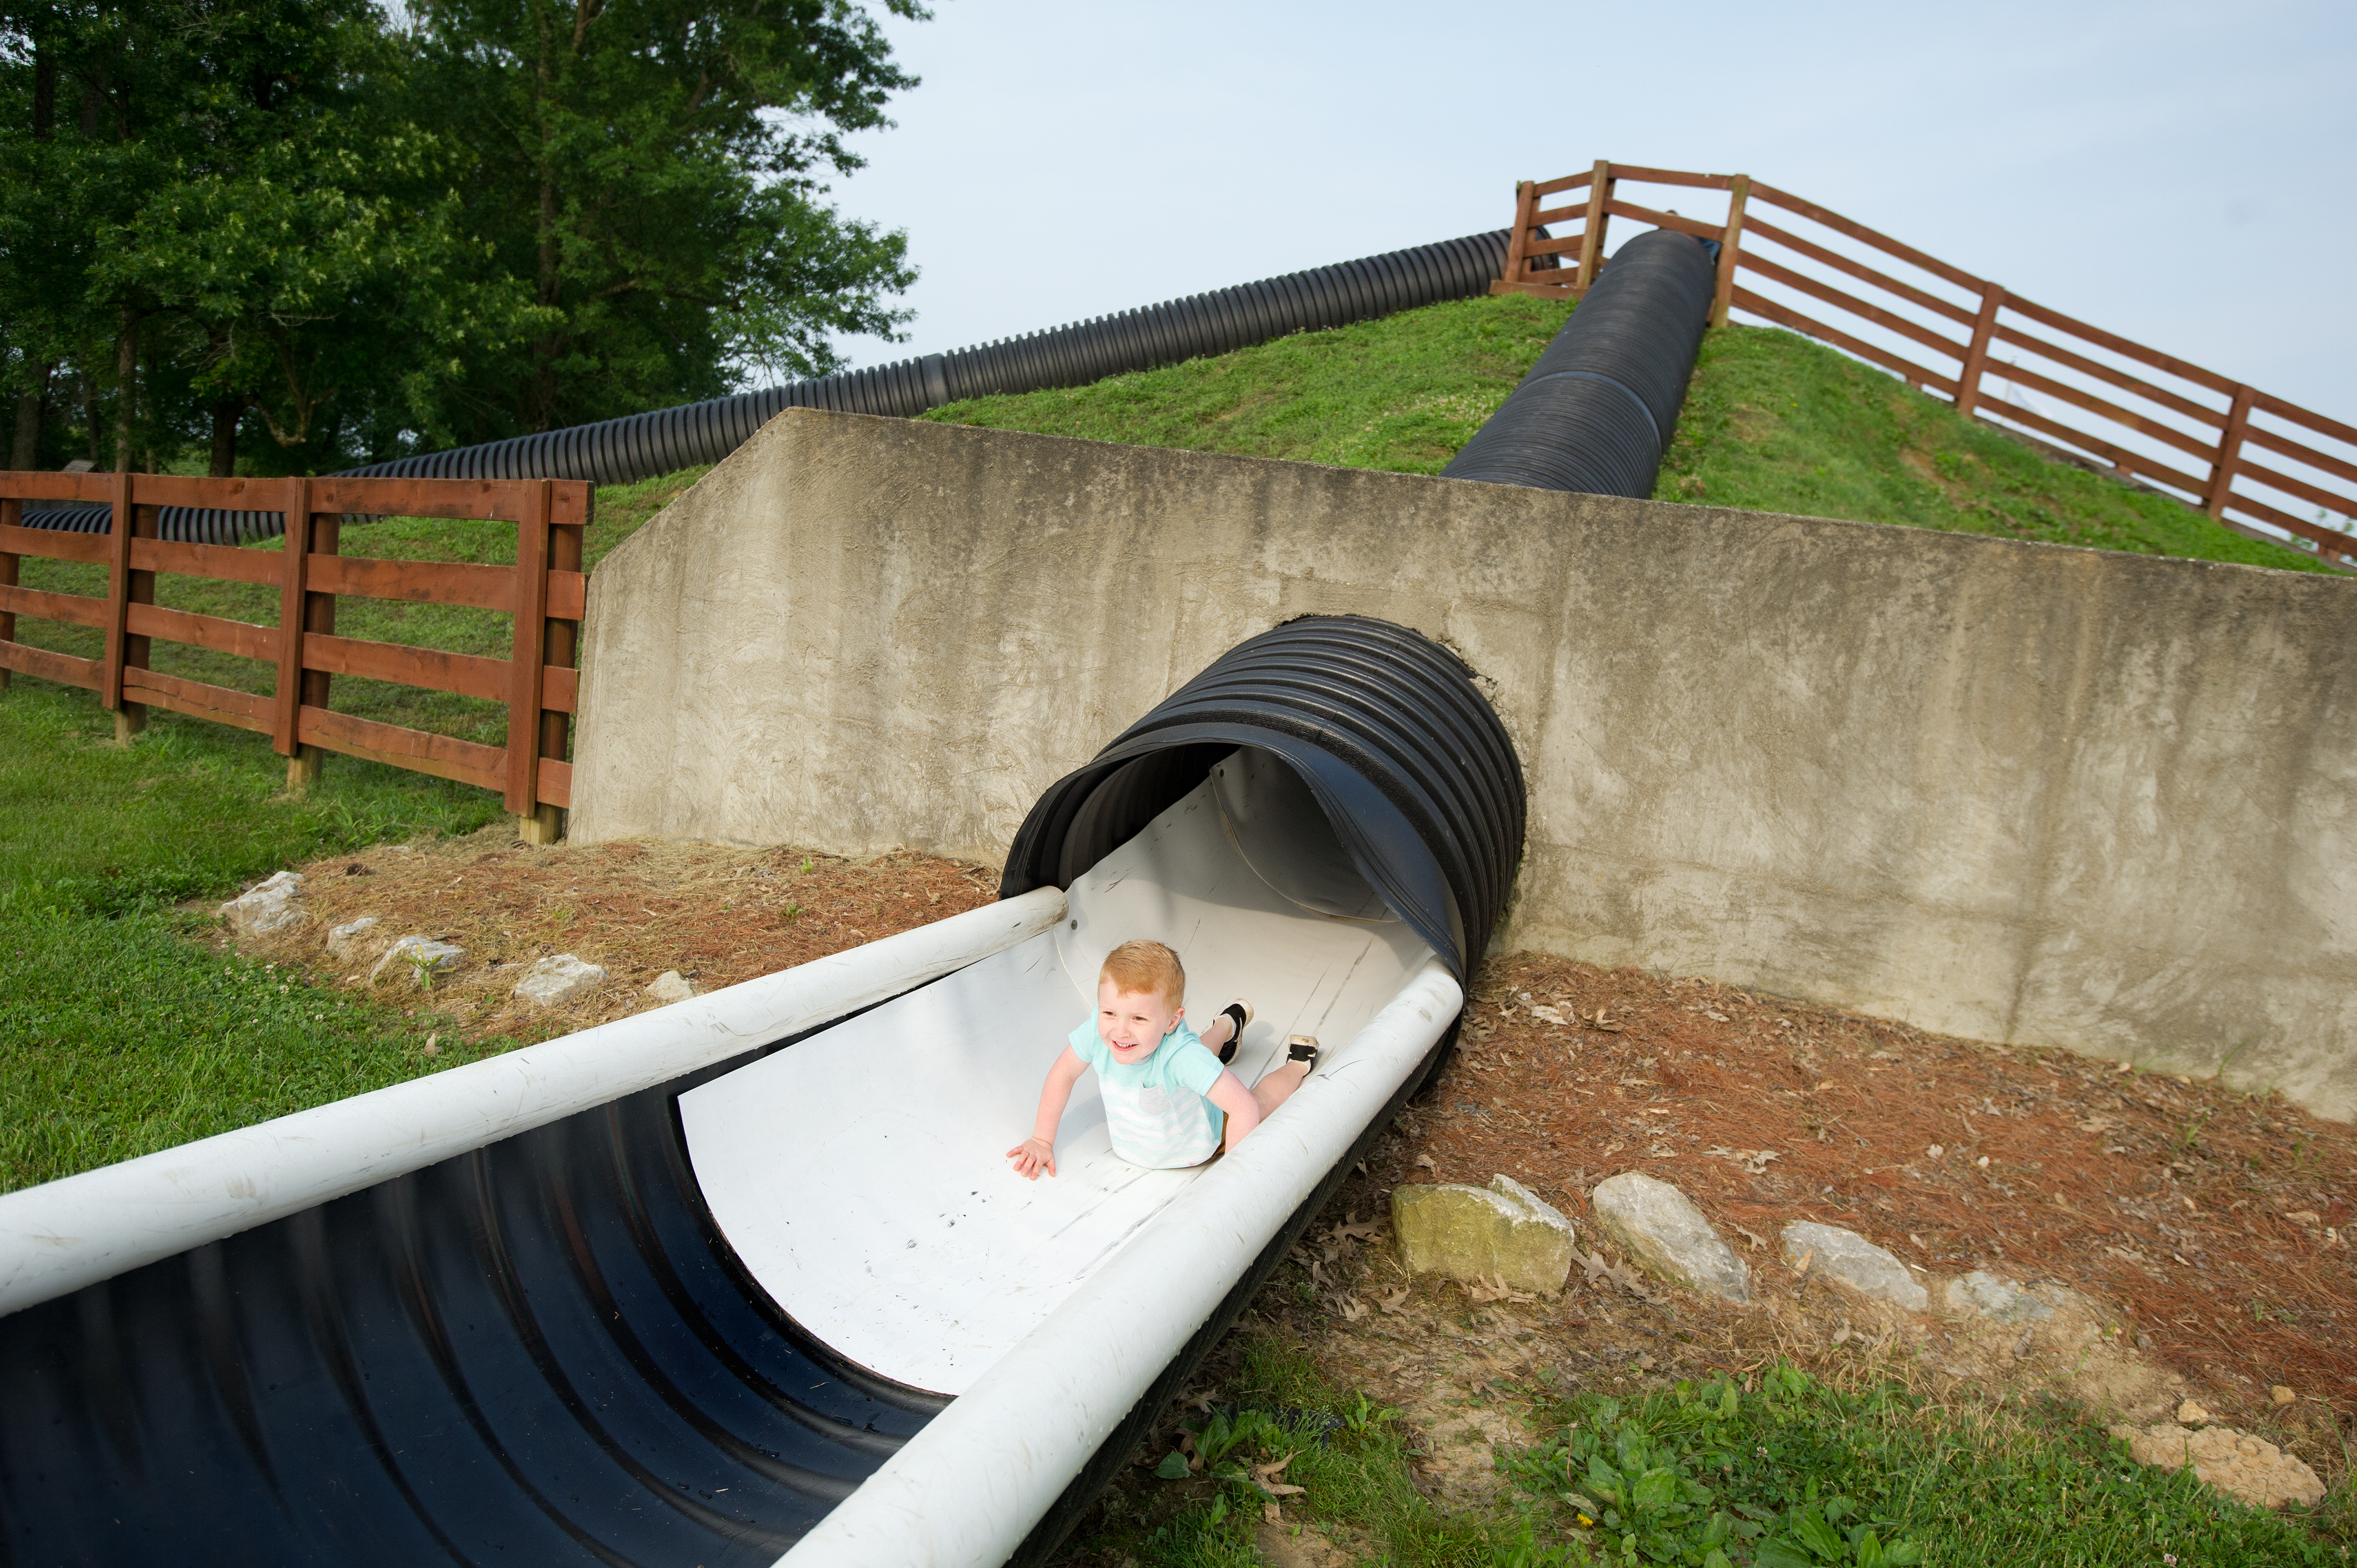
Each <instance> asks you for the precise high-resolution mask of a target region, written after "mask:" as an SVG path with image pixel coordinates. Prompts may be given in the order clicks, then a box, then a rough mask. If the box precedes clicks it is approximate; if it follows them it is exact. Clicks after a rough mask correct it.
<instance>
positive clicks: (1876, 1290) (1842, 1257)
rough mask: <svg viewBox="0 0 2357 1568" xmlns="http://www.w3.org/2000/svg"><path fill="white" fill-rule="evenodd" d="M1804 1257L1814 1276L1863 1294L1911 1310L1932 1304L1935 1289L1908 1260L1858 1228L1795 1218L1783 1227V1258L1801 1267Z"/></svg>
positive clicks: (1920, 1309)
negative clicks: (1923, 1281) (1926, 1286)
mask: <svg viewBox="0 0 2357 1568" xmlns="http://www.w3.org/2000/svg"><path fill="white" fill-rule="evenodd" d="M1803 1258H1806V1259H1808V1261H1809V1273H1811V1274H1812V1275H1813V1276H1821V1277H1823V1278H1825V1279H1829V1280H1835V1281H1837V1282H1839V1283H1842V1284H1846V1285H1847V1286H1848V1287H1849V1288H1850V1289H1852V1290H1854V1291H1856V1292H1857V1293H1858V1294H1860V1295H1868V1296H1872V1297H1873V1298H1874V1299H1875V1300H1877V1301H1888V1302H1895V1303H1897V1304H1898V1305H1900V1306H1903V1307H1905V1308H1906V1309H1907V1310H1908V1311H1910V1312H1921V1311H1922V1310H1923V1309H1924V1308H1925V1307H1927V1306H1929V1305H1932V1293H1931V1292H1930V1291H1928V1290H1925V1289H1924V1288H1923V1286H1922V1285H1921V1283H1919V1282H1918V1281H1917V1280H1916V1278H1915V1276H1914V1275H1913V1274H1912V1273H1910V1272H1909V1270H1908V1267H1907V1265H1906V1264H1904V1263H1902V1262H1900V1261H1899V1260H1898V1259H1897V1258H1895V1257H1893V1256H1892V1255H1891V1254H1890V1253H1889V1252H1886V1251H1883V1250H1882V1249H1881V1248H1879V1247H1878V1246H1876V1245H1875V1244H1874V1243H1873V1242H1871V1241H1869V1240H1867V1239H1866V1238H1865V1237H1863V1236H1861V1235H1859V1234H1858V1233H1857V1231H1855V1230H1843V1229H1842V1228H1841V1227H1839V1226H1838V1225H1819V1224H1816V1223H1815V1222H1813V1221H1812V1220H1807V1219H1797V1220H1794V1221H1793V1222H1792V1224H1790V1225H1787V1226H1785V1227H1784V1261H1785V1262H1787V1263H1790V1264H1792V1266H1793V1267H1795V1268H1798V1267H1799V1266H1800V1263H1801V1260H1802V1259H1803Z"/></svg>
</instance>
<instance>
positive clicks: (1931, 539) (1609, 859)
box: [572, 410, 2357, 1119]
mask: <svg viewBox="0 0 2357 1568" xmlns="http://www.w3.org/2000/svg"><path fill="white" fill-rule="evenodd" d="M1310 612H1353V613H1358V614H1363V615H1372V616H1381V617H1384V618H1388V619H1391V620H1394V621H1398V622H1401V623H1403V624H1405V625H1407V626H1412V627H1415V628H1418V629H1420V630H1423V631H1425V632H1426V633H1427V634H1429V635H1431V636H1434V637H1436V638H1439V639H1443V640H1445V641H1446V642H1448V643H1449V644H1450V645H1451V646H1453V647H1455V648H1456V649H1457V650H1459V651H1460V652H1461V653H1462V654H1463V655H1464V657H1465V658H1466V660H1468V661H1469V663H1470V664H1471V665H1472V666H1473V668H1474V669H1475V670H1476V671H1479V672H1480V676H1481V677H1482V680H1483V682H1484V684H1485V686H1486V687H1487V689H1488V690H1489V691H1490V693H1491V697H1492V700H1493V701H1494V702H1495V703H1496V704H1497V707H1498V710H1499V712H1500V714H1501V715H1502V716H1503V718H1504V720H1505V723H1506V725H1507V727H1508V729H1509V730H1510V731H1511V732H1512V735H1513V737H1514V740H1515V744H1516V746H1518V747H1519V748H1520V750H1521V753H1522V756H1523V763H1524V766H1525V768H1526V769H1527V770H1528V774H1529V779H1530V786H1531V800H1532V812H1531V832H1530V845H1529V853H1528V856H1527V858H1526V860H1525V861H1524V864H1523V873H1522V877H1521V881H1520V884H1519V886H1518V889H1517V893H1516V897H1515V901H1514V904H1513V907H1512V912H1511V913H1510V915H1509V917H1508V921H1507V925H1506V928H1505V929H1503V930H1502V931H1501V933H1500V934H1499V937H1498V943H1499V945H1500V946H1501V947H1503V948H1507V949H1516V948H1532V949H1538V950H1544V951H1549V952H1555V953H1560V954H1564V955H1566V956H1569V957H1573V958H1578V959H1585V960H1589V961H1596V962H1599V963H1611V964H1619V963H1628V964H1641V965H1646V966H1651V967H1657V968H1661V969H1665V970H1669V971H1673V972H1680V973H1692V974H1704V975H1709V976H1713V977H1715V978H1717V979H1720V980H1724V981H1727V982H1729V983H1738V984H1742V985H1746V986H1753V987H1758V988H1760V989H1763V990H1767V991H1770V992H1775V993H1787V994H1794V995H1801V996H1806V997H1810V998H1813V999H1815V1000H1818V1001H1822V1002H1826V1003H1832V1004H1838V1005H1842V1006H1846V1007H1853V1008H1857V1009H1861V1010H1863V1011H1866V1012H1868V1013H1874V1014H1879V1015H1886V1016H1891V1017H1900V1018H1904V1019H1906V1020H1908V1021H1910V1022H1911V1023H1914V1024H1917V1025H1919V1026H1922V1027H1925V1028H1930V1029H1937V1030H1942V1031H1946V1032H1950V1033H1954V1034H1959V1035H1965V1036H1975V1037H1977V1038H1981V1039H1987V1040H1999V1041H2007V1042H2027V1043H2036V1044H2053V1045H2061V1046H2066V1047H2071V1048H2072V1049H2074V1050H2080V1051H2086V1052H2091V1053H2097V1054H2102V1055H2106V1056H2115V1057H2122V1058H2129V1057H2132V1058H2136V1059H2138V1060H2139V1061H2144V1062H2147V1063H2151V1064H2153V1065H2158V1066H2165V1067H2167V1068H2169V1069H2171V1070H2178V1071H2192V1072H2200V1071H2209V1070H2213V1069H2217V1068H2218V1067H2219V1066H2220V1064H2222V1063H2223V1064H2226V1071H2227V1077H2228V1078H2229V1079H2230V1080H2231V1081H2236V1082H2242V1083H2250V1084H2269V1083H2272V1084H2276V1085H2280V1086H2281V1087H2282V1088H2283V1089H2284V1090H2286V1092H2287V1093H2288V1094H2290V1095H2291V1096H2293V1097H2294V1098H2295V1099H2296V1100H2298V1101H2300V1102H2301V1103H2303V1104H2305V1105H2307V1106H2309V1107H2310V1108H2311V1109H2314V1110H2316V1111H2319V1112H2322V1113H2324V1114H2327V1115H2330V1116H2334V1117H2337V1118H2341V1119H2347V1118H2349V1117H2351V1116H2352V1113H2357V703H2352V698H2351V694H2350V693H2351V690H2352V675H2357V584H2352V583H2349V582H2346V581H2342V580H2339V579H2334V578H2326V577H2321V576H2309V575H2299V574H2292V573H2283V572H2273V571H2267V570H2264V569H2260V568H2255V567H2247V566H2230V565H2218V564H2209V563H2203V562H2189V561H2162V560H2154V559H2150V558H2147V557H2144V556H2136V555H2124V554H2114V553H2103V552H2095V551H2086V550H2075V549H2068V548H2063V547H2060V546H2054V545H2045V544H2028V543H2018V542H2010V541H2003V540H1993V539H1981V538H1973V537H1968V536H1964V535H1960V534H1951V533H1934V532H1925V531H1921V530H1916V529H1906V528H1886V527H1878V526H1875V525H1871V524H1863V523H1849V522H1835V521H1824V520H1820V519H1810V518H1795V517H1780V516H1767V515H1761V514H1759V513H1747V512H1736V511H1728V510H1717V509H1713V508H1706V507H1686V506H1671V505H1664V504H1660V503H1655V502H1648V501H1630V500H1620V499H1607V498H1598V497H1586V496H1566V495H1555V494H1548V493H1542V492H1539V491H1534V490H1524V489H1510V488H1506V487H1500V486H1489V485H1476V484H1466V483H1461V482H1458V481H1453V480H1444V479H1430V478H1416V477H1414V476H1406V475H1396V474H1379V473H1367V472H1361V471H1355V470H1351V469H1342V468H1325V467H1314V466H1311V465H1308V464H1298V463H1283V462H1274V461H1264V460H1256V459H1249V458H1237V457H1223V456H1206V455H1200V454H1195V453H1186V452H1169V451H1160V450H1155V449H1149V448H1142V447H1128V446H1101V445H1097V444H1094V443H1089V442H1080V441H1071V440H1064V439H1060V438H1056V437H1049V436H1034V435H1017V434H1011V433H1006V432H1000V431H986V430H974V429H963V428H957V427H952V426H944V425H937V424H916V423H905V422H901V421H895V420H885V419H868V418H862V417H858V416H854V415H845V414H831V413H819V412H815V411H809V410H796V411H792V412H790V413H786V414H784V415H782V416H781V417H780V418H779V419H778V420H776V421H775V422H773V423H772V424H770V425H769V426H768V427H767V428H766V429H764V430H763V431H762V432H761V433H760V434H759V435H758V436H757V437H756V438H755V439H754V440H753V441H752V442H750V443H749V444H748V445H747V446H745V447H744V448H743V449H741V450H740V451H738V452H737V454H736V456H733V457H731V458H729V459H728V461H727V462H726V463H724V464H723V465H721V467H719V468H717V469H716V470H715V471H714V472H713V473H712V474H711V475H710V476H709V477H707V478H705V480H704V481H703V482H702V483H701V484H699V485H697V486H696V487H695V488H694V489H693V490H691V491H689V492H688V493H687V494H686V495H684V496H683V497H682V498H681V499H679V500H678V501H677V502H675V503H674V504H673V506H672V507H671V508H670V509H669V510H666V511H665V512H664V513H663V514H662V516H660V517H658V518H656V519H655V520H654V521H652V522H651V523H649V524H648V525H647V526H646V527H644V528H643V529H641V530H640V532H639V533H638V535H637V536H636V537H634V538H633V539H631V540H630V542H628V543H626V544H624V545H623V546H622V547H621V548H619V549H618V550H617V551H616V552H615V553H613V554H612V555H611V556H609V557H608V559H607V560H606V562H605V563H604V564H602V565H601V566H600V567H599V568H598V569H597V574H596V575H595V577H594V578H593V579H592V581H591V585H590V594H589V612H588V613H589V621H588V628H587V642H586V650H585V658H584V673H583V699H582V707H583V713H582V718H581V726H580V734H579V740H578V744H577V746H576V770H575V775H574V779H575V783H574V791H575V794H574V798H575V800H576V801H577V802H578V804H577V806H576V809H575V811H574V814H573V819H572V824H573V825H572V831H573V832H574V835H575V836H576V838H578V839H581V840H585V841H591V840H598V839H609V838H623V837H636V836H646V837H658V838H671V839H708V840H718V841H724V842H731V843H802V844H811V845H818V846H825V847H828V848H831V849H834V850H837V851H839V852H844V853H865V852H870V851H876V850H881V849H884V848H888V847H890V846H893V845H898V844H906V845H909V846H911V847H916V848H923V849H929V850H935V851H939V852H942V853H946V854H956V855H963V856H969V857H972V858H975V859H981V860H991V861H996V860H997V859H999V858H1000V857H1002V856H1003V855H1004V854H1005V851H1006V844H1007V843H1008V841H1009V839H1010V838H1011V837H1012V835H1013V832H1014V830H1015V828H1016V826H1017V823H1018V822H1020V821H1021V820H1022V817H1023V814H1024V812H1025V811H1027V810H1028V808H1029V806H1030V804H1031V802H1032V800H1034V799H1036V798H1037V797H1038V795H1039V792H1040V791H1041V789H1044V788H1045V787H1046V786H1047V785H1048V784H1049V783H1050V782H1052V781H1053V780H1054V779H1056V778H1057V777H1059V776H1060V775H1061V774H1063V773H1064V772H1066V771H1068V770H1069V769H1071V768H1074V767H1076V766H1078V765H1079V764H1081V763H1082V762H1083V761H1085V760H1087V758H1088V757H1090V756H1092V754H1093V753H1094V752H1095V751H1096V750H1097V749H1098V748H1099V747H1100V746H1103V744H1104V743H1105V742H1106V741H1107V740H1109V739H1110V738H1112V736H1114V735H1115V734H1116V733H1117V732H1118V731H1120V729H1121V728H1122V727H1123V726H1124V725H1126V724H1127V723H1129V721H1130V720H1132V719H1133V718H1135V717H1136V716H1137V715H1139V714H1143V713H1145V712H1146V709H1148V708H1149V707H1151V706H1152V705H1153V704H1154V703H1156V702H1157V701H1158V700H1159V699H1160V698H1161V697H1163V696H1164V695H1166V694H1167V693H1169V692H1170V691H1171V690H1172V689H1173V688H1175V687H1176V686H1178V685H1179V683H1180V682H1182V681H1184V680H1185V679H1186V678H1187V677H1188V676H1189V675H1190V674H1192V673H1193V672H1194V671H1197V670H1199V669H1200V668H1201V667H1202V666H1203V665H1204V664H1206V663H1208V662H1209V661H1210V660H1211V659H1212V658H1213V657H1214V656H1215V655H1217V654H1218V653H1220V652H1221V651H1222V650H1225V649H1227V648H1228V647H1230V646H1232V644H1234V643H1235V642H1237V641H1238V640H1240V639H1243V638H1244V637H1247V636H1249V635H1251V634H1252V633H1254V632H1257V631H1260V630H1263V629H1265V628H1267V627H1269V626H1271V625H1274V624H1275V623H1276V622H1278V621H1280V620H1283V619H1286V618H1291V617H1293V616H1297V615H1302V614H1306V613H1310Z"/></svg>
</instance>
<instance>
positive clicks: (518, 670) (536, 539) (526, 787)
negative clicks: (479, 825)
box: [507, 479, 558, 844]
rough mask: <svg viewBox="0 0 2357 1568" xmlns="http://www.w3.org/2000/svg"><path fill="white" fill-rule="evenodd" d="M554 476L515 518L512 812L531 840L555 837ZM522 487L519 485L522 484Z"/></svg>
mask: <svg viewBox="0 0 2357 1568" xmlns="http://www.w3.org/2000/svg"><path fill="white" fill-rule="evenodd" d="M550 483H551V482H550V481H549V480H547V479H539V480H535V481H533V482H532V484H531V488H530V489H529V491H528V492H527V493H526V495H525V498H524V505H523V508H522V511H523V517H522V521H519V522H518V523H517V524H516V564H515V570H516V575H515V642H514V646H513V649H512V650H511V657H510V662H509V665H508V671H509V689H508V802H507V804H508V812H509V814H510V815H511V816H513V817H514V818H515V819H516V836H517V837H519V838H521V839H522V840H523V842H524V843H531V844H545V843H555V842H556V830H557V826H558V823H557V818H556V811H555V809H554V807H551V808H547V809H543V807H542V806H541V803H540V739H541V736H540V732H541V723H540V718H541V714H540V697H541V682H542V676H541V671H542V669H543V668H544V666H543V665H542V663H541V660H543V659H544V658H545V657H546V656H547V651H548V565H549V562H548V533H549V515H548V514H549V502H550V497H549V489H550ZM522 488H523V487H521V486H519V487H518V489H522Z"/></svg>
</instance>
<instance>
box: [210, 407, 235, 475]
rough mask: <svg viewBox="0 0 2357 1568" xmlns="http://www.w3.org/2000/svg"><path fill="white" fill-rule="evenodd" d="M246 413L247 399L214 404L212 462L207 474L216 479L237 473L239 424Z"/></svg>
mask: <svg viewBox="0 0 2357 1568" xmlns="http://www.w3.org/2000/svg"><path fill="white" fill-rule="evenodd" d="M244 413H245V399H244V398H242V397H225V398H220V399H217V400H215V402H214V403H213V451H212V460H211V461H210V463H208V464H207V465H206V466H205V472H206V473H208V474H210V475H211V476H212V477H213V478H216V479H226V478H230V477H231V475H233V474H235V473H236V472H237V422H238V421H239V419H241V418H242V417H243V416H244Z"/></svg>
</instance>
